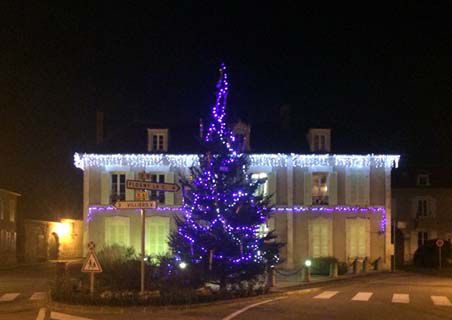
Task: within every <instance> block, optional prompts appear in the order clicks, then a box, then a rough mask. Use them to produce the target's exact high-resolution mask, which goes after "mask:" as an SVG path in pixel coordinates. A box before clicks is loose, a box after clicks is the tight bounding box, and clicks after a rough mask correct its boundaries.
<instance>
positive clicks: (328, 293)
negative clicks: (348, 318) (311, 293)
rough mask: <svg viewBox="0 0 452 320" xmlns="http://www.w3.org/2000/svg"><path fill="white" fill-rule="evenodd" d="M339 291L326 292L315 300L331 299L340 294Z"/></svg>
mask: <svg viewBox="0 0 452 320" xmlns="http://www.w3.org/2000/svg"><path fill="white" fill-rule="evenodd" d="M338 292H339V291H324V292H322V293H321V294H318V295H316V296H315V297H314V299H324V300H326V299H331V298H332V297H334V296H335V295H336V294H338Z"/></svg>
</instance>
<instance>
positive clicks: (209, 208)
mask: <svg viewBox="0 0 452 320" xmlns="http://www.w3.org/2000/svg"><path fill="white" fill-rule="evenodd" d="M227 96H228V78H227V73H226V67H225V66H224V65H221V67H220V79H219V81H218V84H217V93H216V102H215V105H214V106H213V108H212V114H211V122H210V125H209V127H208V129H207V132H206V133H205V135H204V137H203V139H202V142H201V144H202V150H203V151H202V154H201V155H200V156H199V166H198V167H192V168H190V172H191V176H190V177H189V178H182V179H181V184H182V187H183V197H184V212H185V214H184V217H183V219H179V220H178V221H177V227H178V229H177V232H175V233H174V234H172V235H171V237H170V246H171V249H172V252H173V254H174V257H175V259H176V263H177V265H179V266H180V267H181V268H183V269H184V272H186V273H190V272H191V273H192V275H195V274H196V276H197V277H198V278H199V279H197V280H198V283H203V282H214V283H218V284H219V285H220V288H221V289H225V288H226V287H228V285H231V284H238V283H240V282H241V281H254V280H256V279H257V277H258V276H259V275H263V274H264V273H265V272H266V271H268V268H269V267H271V266H273V265H275V264H276V263H278V261H279V248H280V247H281V244H280V243H277V242H276V241H275V236H274V235H273V232H269V233H268V234H262V233H259V229H260V227H261V226H262V225H263V224H265V223H266V222H267V218H268V215H269V213H270V205H269V200H270V197H271V195H268V196H264V195H260V194H256V190H257V189H258V187H259V186H260V185H261V184H263V183H265V179H261V180H257V181H253V180H252V179H251V177H250V175H249V174H248V168H249V158H248V156H247V155H246V154H244V153H242V151H241V150H242V146H241V143H242V142H241V141H238V139H236V138H235V137H234V135H233V133H232V131H231V130H230V129H229V128H228V127H227V125H226V119H225V117H226V101H227Z"/></svg>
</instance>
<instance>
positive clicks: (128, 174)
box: [126, 171, 135, 201]
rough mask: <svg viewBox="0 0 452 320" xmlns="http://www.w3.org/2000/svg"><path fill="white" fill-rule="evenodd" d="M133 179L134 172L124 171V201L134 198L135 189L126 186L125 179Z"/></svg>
mask: <svg viewBox="0 0 452 320" xmlns="http://www.w3.org/2000/svg"><path fill="white" fill-rule="evenodd" d="M133 179H135V172H133V171H127V172H126V201H133V200H135V190H134V189H129V188H127V180H133Z"/></svg>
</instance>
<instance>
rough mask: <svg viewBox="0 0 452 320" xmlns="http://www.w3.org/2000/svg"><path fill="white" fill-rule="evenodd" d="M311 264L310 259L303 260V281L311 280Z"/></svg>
mask: <svg viewBox="0 0 452 320" xmlns="http://www.w3.org/2000/svg"><path fill="white" fill-rule="evenodd" d="M311 266H312V261H311V260H309V259H307V260H306V261H305V262H304V268H303V281H305V282H309V281H311Z"/></svg>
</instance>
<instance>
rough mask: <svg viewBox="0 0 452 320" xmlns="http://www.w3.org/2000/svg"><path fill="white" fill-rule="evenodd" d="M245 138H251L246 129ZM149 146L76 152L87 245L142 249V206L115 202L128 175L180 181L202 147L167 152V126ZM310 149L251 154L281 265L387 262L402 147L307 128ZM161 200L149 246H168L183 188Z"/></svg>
mask: <svg viewBox="0 0 452 320" xmlns="http://www.w3.org/2000/svg"><path fill="white" fill-rule="evenodd" d="M241 131H242V132H245V134H244V137H243V138H244V139H248V141H247V143H248V144H249V132H248V131H247V130H243V128H242V129H241ZM147 138H148V139H147V151H148V153H147V154H75V155H74V160H75V166H76V167H77V168H80V169H82V170H83V173H84V174H83V211H84V244H85V245H84V247H85V249H86V244H87V242H88V241H94V242H95V243H96V247H97V248H98V249H99V250H101V249H102V248H103V247H104V246H106V245H112V244H121V245H124V246H132V247H134V248H135V249H136V251H137V252H140V249H139V248H140V239H141V238H140V236H141V220H140V214H139V210H136V209H131V210H116V209H115V208H114V207H113V204H114V203H115V202H116V201H131V200H135V198H136V197H135V191H134V190H132V189H127V188H126V181H127V180H129V179H130V180H131V179H137V178H138V175H139V174H140V173H141V172H146V173H148V174H149V175H150V176H149V178H150V180H151V181H153V182H168V183H173V182H175V183H177V182H178V181H179V177H180V176H182V175H184V176H187V175H188V174H189V168H190V167H191V166H192V165H196V164H197V159H198V157H197V155H194V154H184V155H181V154H169V153H166V151H167V150H168V140H169V139H168V129H167V130H162V129H148V130H147ZM308 139H309V144H310V149H311V151H312V152H313V153H310V154H295V153H286V154H281V153H278V154H253V153H251V154H250V160H251V167H250V172H249V173H250V174H251V177H252V178H255V179H260V178H266V179H267V182H266V183H265V184H264V185H263V186H261V188H260V190H259V192H262V193H264V194H272V195H273V197H272V202H273V203H272V204H273V209H272V210H273V211H272V215H271V218H270V219H269V220H268V222H267V226H263V228H264V229H269V230H275V231H276V234H277V236H278V239H279V241H281V242H284V243H285V244H286V245H285V247H284V248H283V249H282V258H283V259H284V261H285V262H284V265H283V267H285V268H287V269H292V268H295V267H298V266H299V265H300V264H302V263H303V262H304V260H305V259H306V258H308V257H323V256H334V257H336V258H338V259H339V260H340V261H346V262H351V261H353V260H354V259H356V258H359V259H364V258H366V257H367V258H368V259H370V260H371V261H375V260H376V259H380V261H381V262H382V265H383V266H384V267H386V268H389V267H390V265H391V256H392V255H393V245H392V244H391V225H390V223H391V170H392V168H393V167H395V166H397V164H398V161H399V156H397V155H335V154H328V153H325V152H329V151H330V147H331V143H330V141H331V138H330V130H328V129H316V130H311V131H310V132H309V134H308ZM149 196H150V197H153V198H156V199H158V208H157V209H152V210H151V209H149V210H145V214H146V226H145V232H146V238H145V247H146V254H149V255H160V254H166V253H169V248H168V245H167V239H168V236H169V234H170V232H171V231H173V230H175V227H176V224H175V217H176V215H180V213H181V206H182V194H181V192H180V191H179V192H176V193H171V192H159V191H150V192H149Z"/></svg>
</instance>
